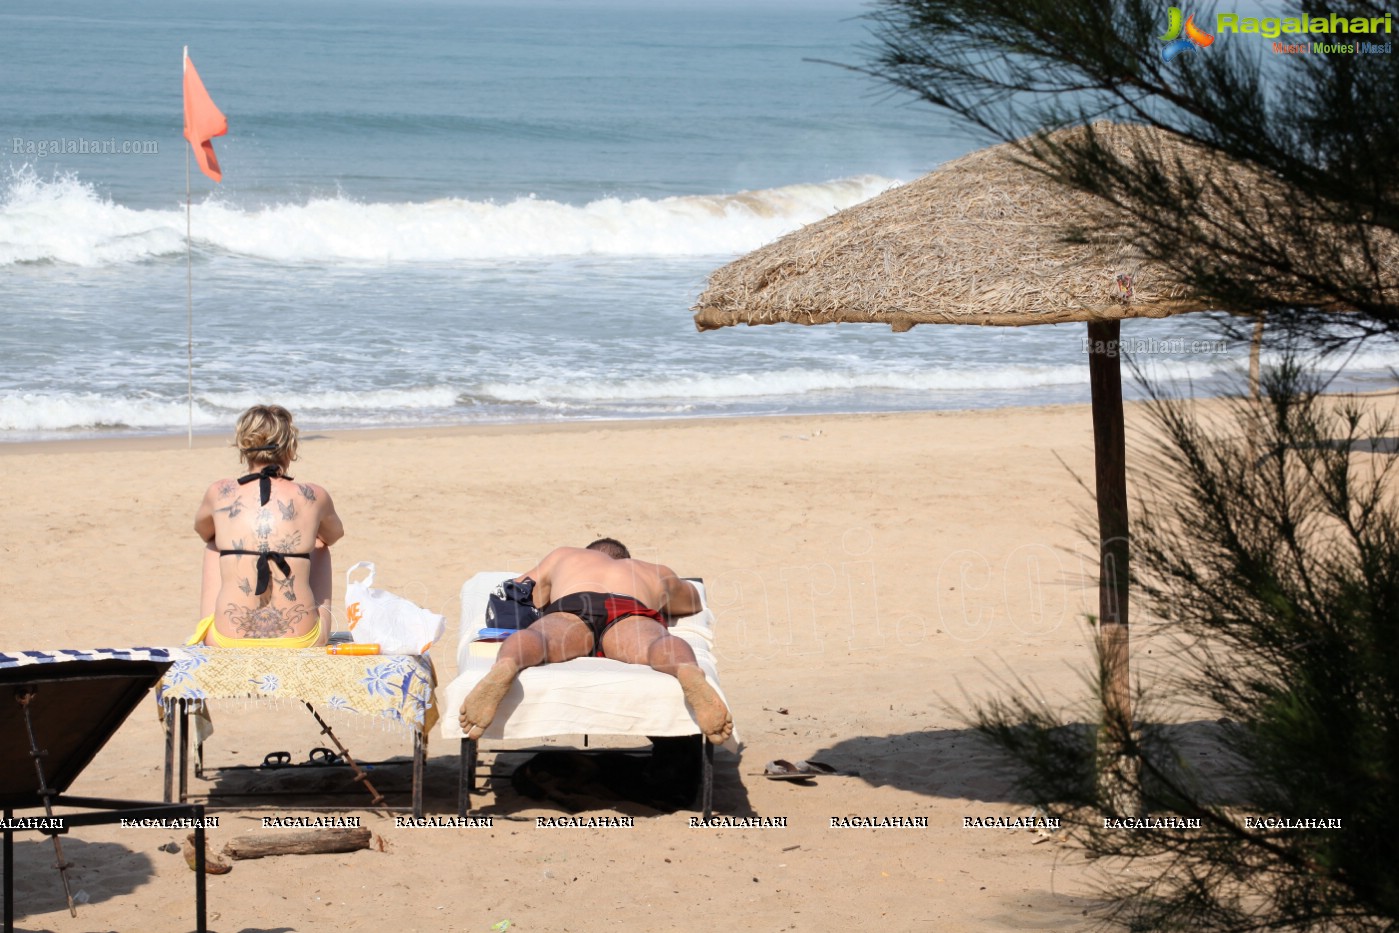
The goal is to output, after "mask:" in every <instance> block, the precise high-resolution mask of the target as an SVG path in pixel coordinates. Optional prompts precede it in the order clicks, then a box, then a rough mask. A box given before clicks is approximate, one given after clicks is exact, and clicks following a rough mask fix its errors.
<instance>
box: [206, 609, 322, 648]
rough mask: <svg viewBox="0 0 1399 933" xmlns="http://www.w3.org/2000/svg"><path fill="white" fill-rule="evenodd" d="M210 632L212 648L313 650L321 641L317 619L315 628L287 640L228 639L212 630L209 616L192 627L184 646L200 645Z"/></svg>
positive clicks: (212, 621) (211, 618)
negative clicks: (192, 632)
mask: <svg viewBox="0 0 1399 933" xmlns="http://www.w3.org/2000/svg"><path fill="white" fill-rule="evenodd" d="M211 631H212V632H213V634H214V646H215V647H218V648H314V647H316V643H317V642H319V641H320V640H321V621H320V619H317V620H316V624H315V626H314V627H313V628H312V629H311V631H309V632H307V633H306V634H305V635H292V636H289V637H287V638H229V637H228V636H226V635H222V634H220V633H219V630H218V629H216V628H214V617H213V616H212V615H211V616H207V617H206V618H203V619H200V620H199V624H198V625H196V626H195V627H194V634H193V635H191V636H190V639H189V641H187V642H185V644H186V645H202V644H204V639H205V637H206V636H207V635H208V634H209V633H210V632H211Z"/></svg>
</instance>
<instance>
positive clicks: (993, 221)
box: [694, 124, 1217, 812]
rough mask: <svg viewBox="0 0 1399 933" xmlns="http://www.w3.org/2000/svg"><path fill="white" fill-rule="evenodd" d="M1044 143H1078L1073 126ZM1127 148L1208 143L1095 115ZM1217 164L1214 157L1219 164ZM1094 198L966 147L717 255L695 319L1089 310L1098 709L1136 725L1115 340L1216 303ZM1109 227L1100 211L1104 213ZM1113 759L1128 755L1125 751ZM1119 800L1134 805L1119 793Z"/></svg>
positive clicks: (1112, 140)
mask: <svg viewBox="0 0 1399 933" xmlns="http://www.w3.org/2000/svg"><path fill="white" fill-rule="evenodd" d="M1085 132H1088V131H1087V130H1086V129H1084V128H1077V129H1073V130H1066V131H1061V132H1060V133H1058V134H1051V135H1050V136H1049V137H1048V141H1049V142H1050V143H1051V144H1053V143H1055V142H1059V143H1063V142H1070V141H1072V140H1071V139H1070V138H1069V135H1068V134H1075V133H1077V134H1082V133H1085ZM1093 132H1094V133H1095V134H1096V135H1097V138H1098V139H1099V140H1101V141H1105V142H1106V143H1107V145H1108V146H1109V147H1110V148H1111V149H1112V150H1113V151H1114V152H1115V153H1117V154H1118V155H1119V156H1121V157H1124V158H1132V157H1133V156H1132V153H1134V152H1152V153H1154V154H1156V155H1157V156H1160V155H1163V154H1164V155H1166V156H1167V157H1168V158H1175V159H1177V160H1179V162H1180V164H1181V165H1183V166H1186V167H1189V168H1190V169H1191V170H1192V171H1194V170H1196V169H1199V170H1200V171H1205V172H1208V171H1209V170H1210V168H1211V166H1210V165H1209V164H1208V163H1207V161H1206V160H1207V159H1208V158H1209V157H1208V156H1207V154H1206V153H1204V152H1203V151H1202V150H1199V149H1197V148H1194V147H1191V146H1189V145H1188V144H1186V143H1184V142H1183V141H1181V140H1180V139H1179V138H1178V137H1175V136H1171V135H1168V134H1165V133H1162V132H1161V131H1157V130H1152V129H1148V128H1145V127H1135V126H1123V125H1116V126H1113V125H1103V124H1100V125H1098V126H1095V127H1094V128H1093ZM1215 167H1217V163H1215ZM1110 210H1112V209H1111V208H1108V207H1105V206H1104V205H1103V203H1102V202H1101V201H1099V200H1098V199H1095V198H1093V197H1091V196H1089V195H1086V194H1083V193H1081V192H1078V191H1075V190H1071V189H1069V188H1068V187H1066V186H1063V185H1060V184H1057V183H1055V182H1053V181H1051V180H1050V179H1049V178H1048V177H1047V176H1046V175H1045V174H1044V173H1042V172H1039V171H1036V170H1035V169H1033V168H1031V167H1028V166H1027V165H1026V164H1025V163H1024V154H1023V151H1022V150H1021V149H1019V148H1016V144H1004V145H1000V146H994V147H991V148H989V149H985V150H981V151H979V152H975V153H972V154H971V155H968V156H965V157H963V158H960V159H957V160H955V161H952V162H949V163H947V164H945V165H943V166H942V167H941V168H939V169H937V170H936V171H934V172H932V173H931V174H929V175H926V176H924V177H923V178H921V179H919V180H917V181H914V182H912V183H910V184H907V185H903V186H901V187H898V188H894V189H891V190H889V191H887V192H885V193H883V194H881V195H879V196H877V197H875V198H872V199H871V200H869V201H866V202H864V203H862V204H859V205H856V206H854V207H851V208H848V209H846V210H844V211H841V212H839V213H837V214H834V215H832V216H830V217H827V218H826V219H824V220H822V221H819V222H817V223H814V224H811V225H809V226H807V227H805V228H803V229H801V230H799V231H797V232H795V233H792V234H789V235H787V236H785V237H783V238H782V239H780V240H777V241H776V242H774V243H771V244H769V245H768V246H765V247H763V248H761V249H758V250H756V251H755V252H752V253H749V254H748V255H746V256H743V257H741V258H740V259H738V260H736V261H734V262H732V263H730V264H728V265H726V266H724V267H723V268H721V269H719V270H717V271H716V272H714V273H713V274H712V275H711V276H710V279H709V286H708V288H707V289H706V290H705V291H704V292H703V293H702V294H701V295H700V297H699V300H698V302H697V304H696V305H695V307H694V312H695V323H696V325H697V326H698V328H699V329H700V330H702V331H703V330H711V329H715V328H719V327H725V326H729V325H734V324H773V323H781V322H786V323H795V324H826V323H837V322H839V323H860V322H863V323H880V324H888V325H889V326H891V327H892V328H893V330H895V331H906V330H908V329H909V328H911V327H913V326H914V325H915V324H979V325H999V326H1023V325H1030V324H1063V323H1070V322H1086V323H1087V325H1088V337H1089V343H1088V347H1089V379H1090V384H1091V387H1092V399H1093V431H1094V448H1095V472H1096V480H1097V499H1098V503H1097V505H1098V523H1099V535H1100V582H1099V615H1098V621H1099V626H1098V647H1099V651H1100V653H1101V656H1102V658H1103V661H1104V664H1103V669H1104V673H1105V682H1104V684H1103V690H1104V702H1105V707H1106V709H1105V712H1106V714H1107V717H1106V720H1105V722H1106V723H1107V724H1108V725H1107V728H1109V729H1110V730H1115V736H1116V738H1117V740H1118V742H1117V747H1118V748H1121V747H1122V744H1123V743H1125V741H1126V738H1127V737H1126V736H1125V735H1123V734H1122V730H1123V729H1130V728H1131V722H1132V719H1131V701H1130V691H1129V679H1128V639H1127V633H1128V628H1127V626H1128V598H1127V596H1128V594H1127V579H1128V576H1127V570H1128V567H1127V560H1128V548H1127V491H1126V470H1125V459H1126V458H1125V442H1124V430H1123V417H1122V375H1121V368H1120V361H1119V354H1118V345H1119V344H1118V341H1119V333H1120V322H1121V320H1122V319H1123V318H1130V317H1153V318H1160V317H1166V316H1168V315H1172V314H1178V313H1182V312H1187V311H1202V310H1206V309H1208V308H1209V307H1211V305H1210V304H1209V302H1208V301H1206V300H1205V299H1203V298H1201V297H1199V296H1196V295H1193V294H1191V293H1190V291H1189V290H1188V289H1187V288H1186V287H1185V286H1184V285H1183V284H1182V283H1181V282H1180V281H1179V279H1178V278H1177V277H1176V276H1175V275H1173V273H1172V270H1171V269H1170V268H1169V267H1167V266H1165V265H1163V264H1161V263H1157V262H1153V261H1150V260H1148V259H1147V258H1145V257H1144V256H1143V255H1142V254H1141V253H1140V252H1138V251H1137V250H1136V249H1134V248H1133V247H1132V246H1131V244H1129V243H1126V242H1116V243H1105V242H1102V241H1101V240H1099V241H1093V240H1094V238H1092V237H1083V236H1078V237H1072V236H1066V231H1067V229H1068V227H1069V226H1070V225H1073V226H1074V227H1076V228H1077V229H1079V230H1083V229H1092V228H1094V227H1096V226H1098V225H1099V221H1110V219H1111V218H1110V215H1109V214H1108V213H1106V212H1108V211H1110ZM1103 226H1107V224H1103ZM1117 766H1118V767H1119V769H1120V770H1123V769H1129V768H1131V766H1132V765H1131V762H1130V761H1128V760H1126V759H1125V758H1123V759H1119V761H1118V762H1117ZM1118 807H1119V809H1120V810H1121V811H1123V812H1131V811H1134V810H1136V809H1138V806H1134V805H1133V804H1132V802H1131V800H1130V797H1127V798H1123V797H1119V803H1118Z"/></svg>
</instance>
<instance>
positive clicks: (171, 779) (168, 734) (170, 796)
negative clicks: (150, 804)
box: [165, 703, 175, 803]
mask: <svg viewBox="0 0 1399 933" xmlns="http://www.w3.org/2000/svg"><path fill="white" fill-rule="evenodd" d="M174 794H175V704H174V703H171V704H170V705H169V706H167V707H165V802H166V803H170V802H172V801H173V800H174V799H175V797H174Z"/></svg>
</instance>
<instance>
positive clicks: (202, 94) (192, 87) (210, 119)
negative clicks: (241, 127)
mask: <svg viewBox="0 0 1399 933" xmlns="http://www.w3.org/2000/svg"><path fill="white" fill-rule="evenodd" d="M227 132H228V120H227V118H225V117H224V115H223V112H222V111H220V110H219V108H218V107H216V106H214V101H213V99H212V98H210V97H209V92H208V91H206V90H204V82H203V81H200V80H199V72H197V71H195V70H194V62H192V61H190V59H189V49H185V139H188V140H189V144H190V146H192V147H193V148H194V159H195V161H196V162H198V163H199V170H200V171H201V172H203V173H204V174H205V175H208V176H209V177H210V178H212V179H213V180H214V181H223V171H222V170H221V169H220V168H219V160H218V157H217V156H215V155H214V144H213V143H212V142H210V140H212V139H213V138H214V137H215V136H222V135H223V134H224V133H227Z"/></svg>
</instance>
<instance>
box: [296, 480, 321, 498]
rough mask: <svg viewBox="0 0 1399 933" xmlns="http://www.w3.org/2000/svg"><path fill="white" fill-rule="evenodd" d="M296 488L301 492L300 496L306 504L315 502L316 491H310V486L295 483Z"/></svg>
mask: <svg viewBox="0 0 1399 933" xmlns="http://www.w3.org/2000/svg"><path fill="white" fill-rule="evenodd" d="M296 488H297V489H299V490H301V495H302V497H303V498H305V500H306V501H307V502H315V501H316V490H314V489H312V488H311V487H310V486H307V485H306V484H305V483H297V484H296Z"/></svg>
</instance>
